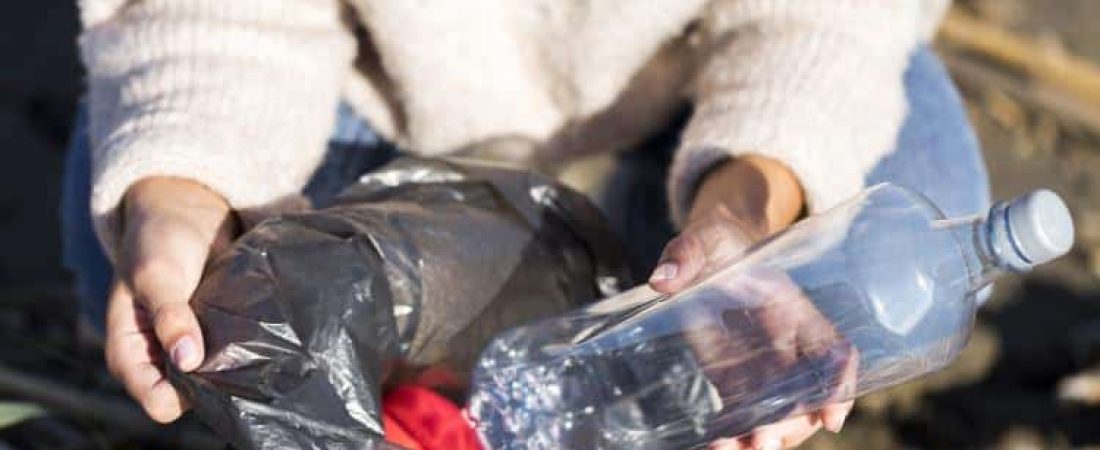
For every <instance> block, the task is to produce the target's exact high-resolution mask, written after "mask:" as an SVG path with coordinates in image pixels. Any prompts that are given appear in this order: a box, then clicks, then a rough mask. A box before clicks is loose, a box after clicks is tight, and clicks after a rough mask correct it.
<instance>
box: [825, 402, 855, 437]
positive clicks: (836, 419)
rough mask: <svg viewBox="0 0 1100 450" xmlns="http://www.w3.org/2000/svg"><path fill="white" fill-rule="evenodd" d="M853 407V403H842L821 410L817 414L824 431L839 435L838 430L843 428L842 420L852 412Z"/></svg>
mask: <svg viewBox="0 0 1100 450" xmlns="http://www.w3.org/2000/svg"><path fill="white" fill-rule="evenodd" d="M854 405H855V401H847V402H844V403H833V404H831V405H828V406H826V407H824V408H821V412H820V413H819V414H820V416H821V422H822V423H823V424H824V426H825V429H826V430H829V431H831V432H833V433H839V432H840V430H841V429H842V428H844V420H845V419H846V418H847V417H848V413H850V412H851V411H852V406H854Z"/></svg>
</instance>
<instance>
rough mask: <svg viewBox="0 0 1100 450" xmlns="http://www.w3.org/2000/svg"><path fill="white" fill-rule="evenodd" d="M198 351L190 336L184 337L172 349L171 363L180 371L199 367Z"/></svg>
mask: <svg viewBox="0 0 1100 450" xmlns="http://www.w3.org/2000/svg"><path fill="white" fill-rule="evenodd" d="M198 359H199V349H198V347H197V346H196V345H195V340H194V339H193V338H191V336H184V337H183V338H181V339H180V340H178V341H176V345H175V347H172V363H173V364H175V365H176V367H178V368H179V369H180V370H191V369H193V368H195V366H198V365H199V361H198Z"/></svg>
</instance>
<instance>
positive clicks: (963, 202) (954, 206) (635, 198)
mask: <svg viewBox="0 0 1100 450" xmlns="http://www.w3.org/2000/svg"><path fill="white" fill-rule="evenodd" d="M905 88H906V96H907V99H908V102H909V113H908V116H907V117H906V119H905V122H904V124H903V125H902V128H901V131H900V133H899V134H898V138H897V143H896V145H895V149H894V151H893V152H892V153H891V154H890V155H889V156H888V157H886V158H884V159H883V160H882V161H881V162H880V163H879V164H878V166H877V167H876V168H875V169H874V171H873V172H872V173H870V174H869V175H868V176H867V179H866V182H867V184H869V185H870V184H875V183H880V182H884V181H891V182H895V183H900V184H904V185H906V186H909V187H912V188H915V189H917V190H919V191H921V192H923V193H924V194H925V195H927V196H928V197H929V198H930V199H931V200H932V201H933V202H934V203H936V204H937V205H939V206H940V207H941V209H943V211H944V212H945V213H946V214H947V215H948V216H957V215H964V214H973V213H977V212H982V211H984V210H985V209H986V208H988V205H989V182H988V176H987V174H986V170H985V166H984V165H983V162H982V159H981V152H980V150H979V148H978V143H977V140H976V139H975V137H974V134H973V132H972V130H971V129H970V126H969V124H968V123H967V120H966V114H965V111H964V109H963V106H962V102H961V101H960V98H959V95H958V92H957V91H956V90H955V87H954V84H952V82H951V79H950V78H949V77H948V75H947V72H946V71H945V70H944V68H943V66H942V65H941V64H940V62H939V61H938V60H937V59H936V56H935V55H934V54H933V53H932V52H931V51H930V50H929V49H927V48H922V49H920V50H918V51H917V52H915V53H914V54H913V56H912V59H911V61H910V66H909V69H908V70H907V71H906V73H905ZM686 118H687V114H685V115H684V119H685V120H686ZM682 126H683V120H682V121H680V123H677V124H675V125H674V126H671V127H669V129H668V130H667V131H666V132H664V133H661V134H659V135H658V136H655V137H654V138H652V139H650V140H649V141H648V142H647V143H645V144H643V145H642V146H641V148H639V149H636V150H634V151H631V152H627V153H624V154H623V155H622V156H621V157H620V158H619V163H618V166H617V167H616V168H615V170H614V172H613V174H612V175H611V178H610V179H609V181H608V183H607V188H606V189H605V192H603V194H602V195H600V198H599V201H598V202H599V203H600V205H601V207H602V208H603V209H604V211H605V213H607V216H608V219H609V221H610V223H611V224H612V227H613V228H614V229H615V230H616V231H617V232H618V233H619V235H620V236H621V237H622V238H623V240H624V242H626V243H627V244H628V248H629V249H630V250H631V252H632V253H633V254H634V255H635V257H636V258H637V259H638V260H639V263H640V266H641V267H643V268H646V269H649V268H652V267H653V264H654V263H655V262H656V260H657V258H658V256H659V255H660V252H661V249H662V247H663V246H664V244H665V243H666V242H667V241H668V240H669V239H670V238H671V237H672V236H673V235H674V229H673V227H672V224H671V223H670V222H669V220H668V211H667V209H666V206H665V198H666V195H665V187H664V186H665V177H666V176H667V172H668V166H669V163H670V161H671V158H672V151H673V149H675V148H676V146H677V144H678V136H679V132H680V130H681V128H682ZM397 153H398V151H397V150H396V149H395V148H393V147H392V146H391V145H389V144H388V143H386V142H383V141H382V140H381V139H379V137H378V136H377V135H376V134H375V133H374V132H373V131H372V130H371V128H370V126H369V124H367V123H366V122H365V121H363V120H362V119H361V118H359V117H357V116H356V115H355V114H354V112H353V111H352V110H351V109H350V108H348V107H347V106H344V105H341V106H340V110H339V114H338V117H337V121H336V126H335V129H334V130H333V133H332V136H331V137H330V140H329V149H328V154H327V155H326V157H325V160H324V162H323V163H322V164H321V166H320V167H319V168H318V169H317V172H316V173H315V174H314V176H313V177H312V179H311V180H310V182H309V184H308V185H307V186H306V187H305V189H304V191H303V192H304V193H305V194H306V195H307V196H308V197H310V198H312V199H313V200H314V201H315V202H316V203H317V204H323V203H324V202H325V200H326V199H328V198H331V196H333V195H335V193H336V192H337V191H339V190H340V189H341V188H343V187H345V186H347V185H349V184H351V183H354V182H355V180H356V179H357V178H358V176H359V175H361V174H362V173H365V172H367V171H370V170H372V169H373V168H376V167H379V166H380V165H382V164H384V163H385V162H386V161H388V160H390V159H392V158H393V157H394V156H395V155H396V154H397ZM90 154H91V152H90V150H89V148H88V137H87V117H86V112H85V111H84V109H83V108H81V111H80V112H79V113H78V115H77V123H76V126H75V127H74V135H73V138H72V143H71V147H70V149H69V154H68V159H67V161H66V167H65V177H64V186H63V189H64V190H63V194H62V195H63V198H62V202H61V219H62V233H63V236H62V242H63V258H64V263H65V266H66V267H67V268H68V269H69V270H71V271H72V272H73V273H74V275H75V283H76V291H77V295H78V297H79V298H80V300H81V307H82V310H83V312H84V314H86V315H87V317H88V318H89V319H90V320H91V322H92V323H93V324H95V325H96V326H97V327H99V329H102V328H103V322H104V317H105V311H106V299H107V290H108V287H109V283H110V280H111V267H110V265H109V263H108V261H107V258H106V257H105V256H104V253H103V250H102V249H101V248H100V246H99V243H98V241H97V240H96V237H95V234H94V232H93V230H92V219H91V215H90V209H89V197H90V190H91V161H90ZM838 157H843V155H838Z"/></svg>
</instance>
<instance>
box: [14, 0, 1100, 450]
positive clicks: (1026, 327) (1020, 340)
mask: <svg viewBox="0 0 1100 450" xmlns="http://www.w3.org/2000/svg"><path fill="white" fill-rule="evenodd" d="M73 3H74V2H73V1H72V0H35V1H11V0H9V1H4V2H0V60H2V61H4V64H3V65H0V148H3V149H4V151H5V152H6V153H5V155H6V156H5V157H4V159H3V160H2V161H3V162H2V163H0V248H2V249H3V251H2V252H0V450H3V449H7V448H13V449H108V448H123V449H142V448H149V449H152V448H158V449H164V448H180V449H183V448H188V449H190V448H195V449H198V448H218V444H217V443H216V442H213V441H211V440H210V439H209V436H208V435H206V434H205V432H204V431H203V429H202V428H201V426H199V425H197V424H196V423H194V422H193V421H184V422H183V423H181V424H177V425H174V426H172V427H165V428H162V427H158V426H156V425H154V424H152V423H151V422H149V421H148V420H147V419H144V417H143V416H142V415H141V414H140V412H139V410H138V409H137V408H136V406H135V405H133V404H132V403H130V402H129V401H128V400H127V398H126V397H125V396H124V394H123V393H122V391H121V390H120V388H119V386H118V385H117V384H116V383H114V382H113V381H112V380H111V378H110V376H109V375H108V374H107V372H106V370H105V369H104V365H103V361H102V357H101V354H100V349H99V342H97V340H96V338H95V337H94V336H91V335H89V334H88V333H86V332H81V331H80V330H81V327H80V326H79V320H78V314H77V309H76V304H75V302H74V299H73V295H72V293H71V288H70V279H69V276H68V275H67V274H66V273H65V271H64V270H63V268H62V266H61V264H60V258H59V255H60V239H59V231H58V230H59V227H58V202H59V198H60V187H61V186H60V179H61V171H62V163H63V160H64V155H65V148H66V144H67V141H68V136H69V132H70V123H71V122H72V116H73V112H74V111H75V107H76V104H77V101H78V99H79V97H80V93H81V91H82V78H81V77H82V74H81V68H80V64H79V60H78V56H77V52H76V33H77V29H78V24H77V19H76V9H75V6H74V4H73ZM1098 20H1100V2H1098V1H1096V0H970V1H960V2H958V4H957V5H956V8H955V10H954V11H953V12H952V14H951V15H950V16H949V18H948V20H947V21H946V22H945V25H944V28H943V30H941V33H940V35H939V38H938V39H937V48H938V49H939V51H940V54H941V55H942V56H943V57H944V60H945V62H946V63H947V65H948V67H949V68H950V69H951V72H952V75H953V76H954V77H955V79H956V81H957V82H958V84H959V86H960V88H961V90H962V92H963V93H964V96H965V97H966V99H967V103H968V108H969V112H970V118H971V121H972V123H973V125H974V127H975V128H976V130H977V131H978V134H979V136H980V138H981V140H982V143H983V147H984V149H985V159H986V162H987V164H988V165H989V168H990V170H991V172H992V177H993V192H994V196H995V197H996V198H1008V197H1011V196H1013V195H1015V194H1019V193H1022V192H1025V191H1028V190H1030V189H1033V188H1036V187H1040V186H1048V187H1051V188H1053V189H1055V190H1057V191H1058V192H1060V193H1061V194H1063V195H1064V196H1065V197H1066V199H1067V200H1068V201H1069V202H1070V204H1071V208H1072V210H1073V212H1074V215H1075V219H1076V221H1077V227H1078V246H1077V248H1076V249H1075V250H1074V252H1073V253H1072V254H1071V255H1070V256H1069V257H1067V258H1063V259H1062V260H1060V261H1058V262H1057V263H1055V264H1051V265H1049V266H1044V267H1043V268H1041V269H1039V270H1037V271H1036V272H1034V273H1032V274H1030V275H1028V276H1026V277H1020V278H1013V279H1010V280H1007V281H1005V282H1002V283H1000V284H999V285H997V287H996V292H995V296H994V298H993V300H991V302H990V303H989V304H988V305H987V307H986V308H985V309H984V310H983V311H982V312H981V314H980V317H979V323H978V328H977V330H976V332H975V333H974V336H973V338H972V341H971V343H970V345H969V347H968V348H967V349H966V351H965V353H964V354H963V356H962V357H961V358H960V359H959V361H958V362H957V363H956V364H954V365H952V366H951V367H950V368H948V369H947V370H945V371H944V372H942V373H939V374H936V375H933V376H931V377H928V378H925V379H922V380H919V381H916V382H913V383H910V384H907V385H904V386H901V387H898V388H895V389H893V390H890V391H888V392H884V393H880V394H876V395H873V396H871V397H868V398H866V399H864V400H862V401H861V402H859V403H858V406H857V409H856V412H855V413H854V415H853V416H852V417H851V418H850V419H849V421H848V423H847V425H846V428H845V430H844V433H843V434H842V435H840V436H833V435H825V434H822V435H821V436H818V437H816V438H814V439H813V440H812V441H811V442H810V443H808V444H806V445H805V446H804V448H811V449H894V448H897V449H903V448H905V449H908V448H912V449H922V448H950V449H960V448H991V449H1045V448H1090V447H1091V448H1097V449H1100V68H1098V67H1100V27H1097V26H1096V23H1097V21H1098Z"/></svg>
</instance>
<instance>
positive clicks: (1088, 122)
mask: <svg viewBox="0 0 1100 450" xmlns="http://www.w3.org/2000/svg"><path fill="white" fill-rule="evenodd" d="M943 61H944V64H945V65H947V68H948V69H950V71H951V75H952V76H953V77H954V78H955V81H957V82H958V83H959V84H960V85H962V86H964V87H967V88H971V89H976V90H979V89H988V88H993V89H997V90H1000V91H1002V92H1004V93H1005V94H1008V95H1009V96H1011V97H1013V98H1015V99H1017V100H1018V101H1021V102H1024V103H1027V104H1029V105H1031V106H1033V107H1037V108H1041V109H1044V110H1046V111H1048V112H1050V113H1052V114H1054V115H1055V116H1056V117H1058V119H1059V120H1061V121H1064V122H1065V123H1066V124H1068V125H1076V126H1079V127H1082V128H1084V129H1087V130H1088V132H1089V133H1090V134H1092V135H1095V136H1100V109H1097V108H1096V107H1095V106H1094V105H1092V104H1091V103H1087V102H1084V101H1082V100H1081V99H1079V98H1076V97H1073V96H1071V95H1069V94H1067V93H1066V92H1064V91H1061V90H1057V89H1052V88H1051V87H1049V86H1044V85H1034V83H1029V82H1028V81H1026V80H1022V79H1019V78H1018V77H1013V76H1011V75H1008V74H1005V73H1003V72H1001V71H998V70H996V69H994V68H993V67H990V65H989V64H982V63H981V62H977V61H973V60H970V59H968V58H965V57H961V56H956V55H951V54H945V55H944V56H943Z"/></svg>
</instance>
